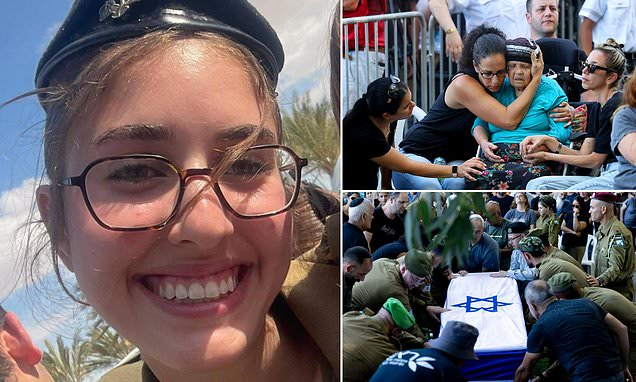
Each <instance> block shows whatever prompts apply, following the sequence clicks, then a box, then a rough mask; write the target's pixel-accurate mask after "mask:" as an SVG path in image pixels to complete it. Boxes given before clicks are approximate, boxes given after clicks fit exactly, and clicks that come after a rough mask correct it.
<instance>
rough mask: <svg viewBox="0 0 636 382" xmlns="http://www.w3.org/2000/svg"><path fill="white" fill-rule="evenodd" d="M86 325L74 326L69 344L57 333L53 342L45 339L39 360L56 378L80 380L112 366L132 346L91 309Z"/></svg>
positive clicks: (76, 381)
mask: <svg viewBox="0 0 636 382" xmlns="http://www.w3.org/2000/svg"><path fill="white" fill-rule="evenodd" d="M87 316H88V317H89V325H88V326H87V328H85V329H82V330H77V331H76V332H75V335H74V336H73V341H72V342H71V344H70V346H67V345H66V344H65V343H64V340H63V338H62V336H57V339H56V346H53V344H51V343H50V342H49V341H46V342H45V346H46V351H45V352H44V357H43V358H42V364H43V365H44V366H45V367H46V368H47V370H49V372H50V373H51V376H52V377H53V379H54V380H55V381H58V382H81V381H85V380H86V379H87V377H88V376H90V375H91V374H93V373H95V372H97V371H100V370H104V369H106V368H109V367H112V366H114V365H115V364H117V363H118V362H119V361H120V360H121V359H123V358H124V357H125V356H126V355H127V354H128V353H130V351H131V350H132V349H133V346H132V344H131V343H129V342H128V341H126V340H125V339H124V338H123V337H122V336H120V335H119V334H118V333H117V332H116V331H115V330H114V329H113V328H111V327H110V326H109V325H108V324H107V323H106V322H105V321H104V320H103V319H101V318H100V317H99V316H98V315H97V314H95V313H94V312H93V311H92V310H91V311H90V312H87Z"/></svg>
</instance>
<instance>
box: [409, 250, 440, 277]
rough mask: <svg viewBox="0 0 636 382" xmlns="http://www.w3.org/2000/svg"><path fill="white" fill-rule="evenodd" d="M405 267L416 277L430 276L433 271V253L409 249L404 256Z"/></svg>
mask: <svg viewBox="0 0 636 382" xmlns="http://www.w3.org/2000/svg"><path fill="white" fill-rule="evenodd" d="M404 265H406V269H407V270H408V271H409V272H411V273H413V274H414V275H416V276H418V277H426V276H430V275H431V273H432V272H433V255H432V254H431V252H425V251H422V250H419V249H409V252H408V253H407V254H406V257H405V258H404Z"/></svg>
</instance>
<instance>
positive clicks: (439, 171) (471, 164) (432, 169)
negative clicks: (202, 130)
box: [371, 147, 486, 180]
mask: <svg viewBox="0 0 636 382" xmlns="http://www.w3.org/2000/svg"><path fill="white" fill-rule="evenodd" d="M371 160H372V161H374V162H375V163H377V164H379V165H380V166H382V167H385V168H388V169H390V170H393V171H398V172H405V173H409V174H413V175H418V176H424V177H427V178H450V177H452V175H453V172H452V166H445V165H438V164H432V163H422V162H417V161H414V160H412V159H409V158H408V157H407V156H406V155H404V154H402V153H400V152H399V151H397V150H396V149H395V148H393V147H391V149H390V150H389V152H387V153H386V154H384V155H382V156H380V157H375V158H371ZM485 168H486V165H485V164H484V163H483V162H482V161H480V160H479V159H478V158H471V159H469V160H467V161H466V162H464V163H462V164H461V165H459V166H457V173H458V177H460V178H466V179H468V180H475V178H474V176H477V175H479V174H481V170H483V169H485Z"/></svg>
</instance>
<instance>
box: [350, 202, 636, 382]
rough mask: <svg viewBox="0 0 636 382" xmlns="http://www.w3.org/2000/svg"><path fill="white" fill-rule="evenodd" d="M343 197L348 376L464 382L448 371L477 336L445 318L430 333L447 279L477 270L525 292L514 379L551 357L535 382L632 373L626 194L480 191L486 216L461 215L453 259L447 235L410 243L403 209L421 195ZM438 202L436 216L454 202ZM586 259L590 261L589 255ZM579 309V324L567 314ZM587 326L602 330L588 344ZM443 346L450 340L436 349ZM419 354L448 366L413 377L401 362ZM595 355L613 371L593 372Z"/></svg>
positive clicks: (635, 357)
mask: <svg viewBox="0 0 636 382" xmlns="http://www.w3.org/2000/svg"><path fill="white" fill-rule="evenodd" d="M344 196H345V199H344V208H343V215H344V221H345V223H344V225H343V230H342V235H343V237H342V242H343V248H342V253H343V260H342V261H343V313H344V316H343V331H344V332H343V341H344V343H343V349H344V353H343V370H344V380H345V381H367V380H373V381H376V380H377V381H380V380H382V381H385V380H387V381H392V380H395V381H397V380H407V381H409V380H419V381H446V380H462V379H461V378H460V377H454V378H458V379H444V378H450V377H444V376H450V375H453V376H455V375H460V374H457V373H460V371H459V370H460V366H461V364H462V362H463V361H464V360H468V359H472V358H471V357H472V356H473V355H474V354H473V353H472V351H473V348H472V347H473V346H474V344H475V339H476V338H477V336H478V329H477V328H473V327H471V326H470V325H467V324H466V326H463V325H461V324H459V323H453V321H450V322H448V323H446V326H445V327H444V330H443V331H442V333H440V334H439V338H437V339H436V337H438V332H439V329H440V320H441V317H442V315H443V314H444V312H447V311H448V308H449V307H448V306H446V304H445V303H446V294H447V289H448V286H449V284H450V282H451V280H452V279H453V278H456V277H463V276H466V275H468V274H470V273H474V272H488V273H489V274H490V276H491V277H493V278H501V277H507V278H510V279H512V280H515V281H516V283H517V285H518V288H519V291H520V293H521V296H524V293H525V298H522V300H523V307H524V313H525V317H524V318H525V320H526V325H527V327H528V331H529V335H528V344H527V353H526V356H525V358H524V360H523V362H522V363H521V364H520V365H519V369H518V370H517V376H516V377H515V381H517V380H518V381H527V380H528V373H529V372H530V370H531V367H532V365H534V364H535V363H536V361H537V360H538V359H539V358H541V357H543V356H546V354H549V357H548V358H550V359H551V360H558V361H559V362H560V366H557V365H554V366H551V367H549V368H543V369H542V370H541V374H539V375H535V377H536V378H539V379H538V380H542V379H544V380H552V381H561V380H564V378H566V377H568V378H571V380H577V381H579V380H580V381H587V380H590V381H592V380H593V381H600V380H603V381H605V380H607V381H614V380H616V381H623V379H622V378H626V377H628V376H629V377H630V378H631V374H633V373H634V372H636V305H635V304H634V303H633V301H634V274H635V272H636V263H635V260H636V258H635V254H634V245H635V242H634V230H635V229H636V227H635V224H636V217H635V216H636V207H635V204H636V203H635V201H634V200H635V199H634V198H635V195H634V194H633V193H630V194H620V193H619V194H617V193H609V192H598V193H594V194H590V193H586V192H580V193H575V192H557V193H551V194H550V193H541V192H536V193H534V194H530V193H525V192H516V193H515V194H514V195H510V194H508V193H505V192H497V193H484V194H483V202H484V203H483V209H481V210H475V211H471V212H470V214H468V215H466V216H467V217H466V219H467V220H468V222H469V226H470V227H472V233H467V235H466V238H467V239H466V240H467V243H466V245H465V253H463V255H461V256H457V257H449V255H448V252H447V251H445V245H444V242H445V240H449V239H448V238H443V239H442V240H433V241H434V242H435V243H434V244H433V241H430V242H428V243H429V244H430V246H428V244H427V247H426V248H414V247H413V246H412V245H409V244H408V243H407V242H406V239H405V229H411V230H412V229H413V228H412V227H411V228H406V227H405V221H406V220H408V216H407V214H409V213H414V212H412V210H413V209H414V208H415V206H414V204H416V203H429V202H428V200H429V199H426V198H425V197H424V196H425V193H414V192H408V193H407V192H368V193H364V192H351V193H347V194H345V195H344ZM440 196H441V200H440V201H438V202H435V204H434V205H432V206H430V208H431V209H432V211H433V214H434V215H436V216H439V217H438V218H439V219H441V218H442V216H441V215H440V212H437V213H436V212H435V211H444V210H445V208H447V207H448V206H449V205H450V204H449V203H450V201H452V200H453V199H454V198H457V197H458V195H457V194H445V193H442V194H440ZM432 224H434V223H432ZM447 224H455V223H453V222H448V223H447ZM422 235H423V234H422ZM422 237H424V236H422ZM423 242H426V240H424V239H423ZM590 242H595V244H593V245H592V244H589V243H590ZM372 243H373V244H372ZM588 250H589V251H590V252H589V254H588ZM588 255H589V256H592V261H585V260H584V257H587V256H588ZM579 297H586V298H588V299H590V300H592V301H593V302H594V303H596V305H595V304H593V303H589V302H581V301H582V300H581V299H578V298H579ZM562 299H563V300H565V299H577V300H576V301H572V302H562V301H559V300H562ZM387 307H389V308H387ZM574 311H576V312H577V313H576V316H577V319H576V320H572V316H571V313H568V312H574ZM579 317H580V319H579ZM382 322H384V325H382V324H381V323H382ZM458 325H459V326H458ZM486 325H487V323H486ZM592 327H594V328H597V329H598V330H597V329H594V337H595V338H594V341H588V340H587V339H585V337H586V336H583V334H581V333H587V332H589V330H591V329H589V328H592ZM451 333H452V334H451ZM446 336H450V337H452V338H446ZM473 337H474V338H473ZM459 338H463V340H461V341H460V340H459ZM471 338H472V340H471ZM614 338H615V339H614ZM440 340H441V342H443V343H447V344H454V345H453V346H450V345H449V346H448V347H443V348H442V349H441V350H440V348H439V347H437V346H436V345H435V344H436V343H437V344H439V342H440ZM457 346H463V348H461V349H460V348H458V347H457ZM546 346H547V347H548V348H549V349H550V353H545V352H544V351H543V348H544V347H546ZM582 348H583V349H584V350H581V349H582ZM440 351H441V352H442V353H443V354H442V355H441V356H440V353H439V352H440ZM418 356H428V357H433V358H436V357H437V358H440V359H445V360H446V361H443V362H439V363H436V362H432V363H431V367H430V368H429V369H427V370H426V373H424V374H420V373H423V371H421V370H420V368H415V369H413V370H411V371H410V372H409V370H408V368H407V367H405V365H406V361H403V360H404V359H408V358H409V357H418ZM437 358H436V359H437ZM448 360H450V362H449V361H448ZM598 360H607V365H608V366H607V367H599V361H598ZM416 370H417V372H416ZM392 373H395V375H394V376H393V377H392V376H391V375H392ZM453 373H455V374H453ZM416 378H420V379H416ZM436 378H437V379H436ZM603 378H605V379H603ZM611 378H614V379H611ZM511 379H512V377H511ZM625 380H626V379H625Z"/></svg>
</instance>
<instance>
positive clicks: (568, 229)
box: [561, 220, 576, 235]
mask: <svg viewBox="0 0 636 382" xmlns="http://www.w3.org/2000/svg"><path fill="white" fill-rule="evenodd" d="M561 231H563V232H565V233H569V234H571V235H576V231H574V230H572V229H570V228H568V225H567V224H565V220H563V221H562V222H561Z"/></svg>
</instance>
